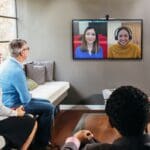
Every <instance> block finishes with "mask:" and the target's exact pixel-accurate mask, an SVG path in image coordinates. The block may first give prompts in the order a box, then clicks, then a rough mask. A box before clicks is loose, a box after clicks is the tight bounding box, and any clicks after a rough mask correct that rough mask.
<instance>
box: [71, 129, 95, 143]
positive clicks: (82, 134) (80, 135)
mask: <svg viewBox="0 0 150 150" xmlns="http://www.w3.org/2000/svg"><path fill="white" fill-rule="evenodd" d="M74 137H76V138H77V139H78V140H79V141H80V142H83V141H85V140H90V139H92V138H93V134H92V133H91V132H90V131H89V130H80V131H78V132H76V133H75V134H74Z"/></svg>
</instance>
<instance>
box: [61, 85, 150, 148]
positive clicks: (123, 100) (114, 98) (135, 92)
mask: <svg viewBox="0 0 150 150" xmlns="http://www.w3.org/2000/svg"><path fill="white" fill-rule="evenodd" d="M105 111H106V114H107V115H108V118H109V122H110V124H111V125H112V127H114V128H116V129H117V130H118V132H119V133H120V134H121V136H122V137H121V138H119V139H117V140H115V141H114V143H113V144H102V143H97V142H92V143H91V144H86V145H85V147H84V150H150V136H149V135H148V134H144V129H145V127H146V125H147V121H148V112H149V103H148V96H147V95H146V94H145V93H144V92H142V91H141V90H139V89H137V88H135V87H133V86H121V87H119V88H118V89H116V90H115V91H114V92H113V93H112V94H111V95H110V97H109V99H108V100H107V104H106V108H105ZM93 138H94V136H93V134H92V133H91V132H90V131H88V130H80V131H78V132H77V133H76V134H74V136H73V137H69V138H68V139H67V140H66V142H65V144H64V146H63V147H62V150H78V149H80V144H81V143H82V142H83V141H84V140H89V141H90V142H91V140H92V139H93ZM90 142H89V143H90Z"/></svg>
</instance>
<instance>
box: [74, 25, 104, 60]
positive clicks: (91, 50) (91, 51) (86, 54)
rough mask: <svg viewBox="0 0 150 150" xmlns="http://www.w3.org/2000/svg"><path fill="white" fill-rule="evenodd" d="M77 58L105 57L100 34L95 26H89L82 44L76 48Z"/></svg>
mask: <svg viewBox="0 0 150 150" xmlns="http://www.w3.org/2000/svg"><path fill="white" fill-rule="evenodd" d="M75 58H77V59H101V58H103V50H102V47H100V46H99V45H98V35H97V33H96V30H95V28H93V27H87V28H86V29H85V31H84V34H83V37H82V44H81V46H79V47H77V48H76V50H75Z"/></svg>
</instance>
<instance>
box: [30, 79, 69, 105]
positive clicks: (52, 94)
mask: <svg viewBox="0 0 150 150" xmlns="http://www.w3.org/2000/svg"><path fill="white" fill-rule="evenodd" d="M69 87H70V84H69V82H66V81H50V82H45V83H44V84H42V85H39V86H38V87H37V88H36V89H34V90H32V91H30V93H31V94H32V97H33V98H42V99H47V100H49V101H50V102H51V103H55V101H56V100H57V99H58V98H59V97H60V96H61V95H63V94H64V93H65V92H66V91H67V90H68V89H69Z"/></svg>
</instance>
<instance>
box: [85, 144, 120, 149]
mask: <svg viewBox="0 0 150 150" xmlns="http://www.w3.org/2000/svg"><path fill="white" fill-rule="evenodd" d="M86 149H88V150H93V149H100V150H120V147H119V146H116V145H114V144H100V143H93V144H87V145H86V147H85V150H86Z"/></svg>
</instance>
